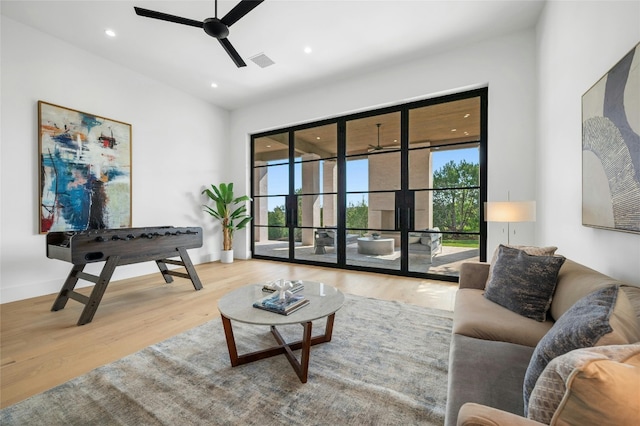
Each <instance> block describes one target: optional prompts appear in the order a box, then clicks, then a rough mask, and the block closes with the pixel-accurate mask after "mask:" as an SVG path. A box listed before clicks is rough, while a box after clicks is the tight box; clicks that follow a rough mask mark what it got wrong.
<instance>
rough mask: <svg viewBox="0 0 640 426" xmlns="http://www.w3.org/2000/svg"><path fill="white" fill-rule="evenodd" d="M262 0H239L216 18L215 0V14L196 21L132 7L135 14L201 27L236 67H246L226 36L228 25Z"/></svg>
mask: <svg viewBox="0 0 640 426" xmlns="http://www.w3.org/2000/svg"><path fill="white" fill-rule="evenodd" d="M263 1H264V0H241V1H240V3H238V4H237V5H236V6H235V7H234V8H233V9H231V10H230V11H229V13H227V14H226V15H224V17H222V18H220V19H218V0H215V16H214V17H213V18H207V19H205V20H204V21H196V20H193V19H189V18H182V17H180V16H175V15H169V14H167V13H162V12H156V11H154V10H149V9H143V8H141V7H134V9H135V11H136V14H137V15H139V16H144V17H146V18H154V19H160V20H161V21H169V22H175V23H176V24H183V25H189V26H192V27H198V28H202V29H203V30H204V32H205V33H207V34H209V35H210V36H211V37H214V38H216V39H218V41H219V42H220V44H221V45H222V47H223V48H224V50H225V51H226V52H227V53H228V54H229V56H230V57H231V59H232V60H233V62H234V63H235V64H236V66H237V67H238V68H240V67H246V66H247V64H246V63H245V62H244V61H243V60H242V58H241V57H240V55H239V54H238V52H237V51H236V49H235V48H234V47H233V46H232V45H231V42H230V41H229V39H228V38H227V36H228V35H229V27H230V26H231V25H233V24H235V23H236V22H238V21H239V20H240V19H241V18H242V17H243V16H244V15H246V14H247V13H249V12H251V11H252V10H253V9H254V8H255V7H256V6H258V5H259V4H260V3H262V2H263Z"/></svg>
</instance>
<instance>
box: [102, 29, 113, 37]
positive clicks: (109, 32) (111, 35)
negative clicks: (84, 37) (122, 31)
mask: <svg viewBox="0 0 640 426" xmlns="http://www.w3.org/2000/svg"><path fill="white" fill-rule="evenodd" d="M104 33H105V34H106V35H108V36H109V37H115V36H116V32H115V31H113V30H112V29H109V28H107V29H106V30H104Z"/></svg>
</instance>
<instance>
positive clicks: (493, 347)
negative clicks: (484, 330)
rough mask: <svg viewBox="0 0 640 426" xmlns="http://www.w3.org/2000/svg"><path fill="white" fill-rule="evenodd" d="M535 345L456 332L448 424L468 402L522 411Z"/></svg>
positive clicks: (450, 354) (511, 410) (446, 420)
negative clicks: (487, 338) (526, 377)
mask: <svg viewBox="0 0 640 426" xmlns="http://www.w3.org/2000/svg"><path fill="white" fill-rule="evenodd" d="M532 353H533V348H532V347H530V346H522V345H515V344H513V343H505V342H493V341H487V340H482V339H475V338H473V337H467V336H462V335H459V334H454V335H453V336H452V339H451V349H450V352H449V360H450V361H449V373H448V375H449V380H448V387H447V408H446V415H445V426H455V425H456V422H457V418H458V412H459V411H460V407H462V405H464V404H465V403H467V402H475V403H478V404H483V405H488V406H491V407H495V408H497V409H500V410H504V411H507V412H510V413H514V414H518V415H522V410H523V405H522V403H523V401H522V381H523V379H524V373H525V370H526V368H527V365H528V363H529V360H530V359H531V354H532Z"/></svg>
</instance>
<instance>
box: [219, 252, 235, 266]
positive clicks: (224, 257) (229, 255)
mask: <svg viewBox="0 0 640 426" xmlns="http://www.w3.org/2000/svg"><path fill="white" fill-rule="evenodd" d="M220 262H221V263H233V250H222V252H221V253H220Z"/></svg>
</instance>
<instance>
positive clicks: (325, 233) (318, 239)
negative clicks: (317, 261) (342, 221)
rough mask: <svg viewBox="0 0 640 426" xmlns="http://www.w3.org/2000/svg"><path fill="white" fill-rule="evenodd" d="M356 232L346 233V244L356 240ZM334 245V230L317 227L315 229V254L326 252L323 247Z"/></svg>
mask: <svg viewBox="0 0 640 426" xmlns="http://www.w3.org/2000/svg"><path fill="white" fill-rule="evenodd" d="M357 238H358V235H357V234H347V244H350V243H353V242H355V241H357ZM335 245H336V230H335V229H326V228H318V229H317V230H316V234H315V239H314V242H313V247H314V248H315V251H314V253H315V254H325V253H326V252H327V250H326V248H325V247H333V248H335Z"/></svg>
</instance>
